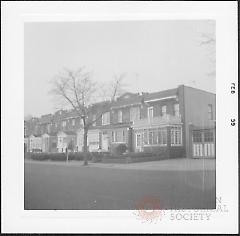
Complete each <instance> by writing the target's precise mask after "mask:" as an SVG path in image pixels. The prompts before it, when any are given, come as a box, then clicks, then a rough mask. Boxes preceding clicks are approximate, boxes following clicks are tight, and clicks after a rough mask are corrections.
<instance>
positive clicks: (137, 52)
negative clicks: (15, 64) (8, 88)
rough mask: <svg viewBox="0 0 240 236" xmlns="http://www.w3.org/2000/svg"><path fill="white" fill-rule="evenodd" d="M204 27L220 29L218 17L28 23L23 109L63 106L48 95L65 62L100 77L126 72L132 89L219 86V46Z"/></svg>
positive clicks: (212, 31) (50, 109)
mask: <svg viewBox="0 0 240 236" xmlns="http://www.w3.org/2000/svg"><path fill="white" fill-rule="evenodd" d="M202 33H204V34H207V35H211V36H213V35H215V24H214V22H213V21H192V20H191V21H179V20H178V21H125V22H80V23H79V22H67V23H25V35H24V37H25V38H24V51H25V58H24V65H25V70H24V73H25V74H24V78H25V81H24V82H25V85H24V89H25V91H24V96H25V104H24V107H25V108H24V114H25V115H32V116H40V115H44V114H47V113H53V112H54V111H56V109H58V108H60V107H58V106H57V105H56V104H55V103H54V101H53V99H52V97H51V95H49V90H50V89H51V88H50V83H49V81H50V80H51V79H52V78H53V77H54V76H55V75H56V74H58V73H59V72H61V71H62V69H63V68H64V67H66V68H69V69H77V68H78V67H81V66H83V65H84V66H86V68H87V69H89V70H91V71H93V79H94V80H97V81H98V82H101V81H103V82H105V81H110V80H112V78H113V75H114V74H120V73H122V72H126V73H127V75H126V77H125V83H127V84H128V86H127V90H129V91H131V92H142V91H145V92H154V91H161V90H164V89H170V88H174V87H177V86H178V85H179V84H185V85H189V86H192V87H196V88H200V89H204V90H207V91H211V92H215V75H211V72H213V71H214V70H215V65H214V64H215V63H214V59H215V50H214V47H213V46H211V45H205V46H201V45H200V42H201V41H202V40H204V38H202V37H201V35H202ZM209 73H210V75H209Z"/></svg>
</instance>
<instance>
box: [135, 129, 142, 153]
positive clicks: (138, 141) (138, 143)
mask: <svg viewBox="0 0 240 236" xmlns="http://www.w3.org/2000/svg"><path fill="white" fill-rule="evenodd" d="M142 150H143V147H142V135H141V134H140V133H139V134H136V152H142Z"/></svg>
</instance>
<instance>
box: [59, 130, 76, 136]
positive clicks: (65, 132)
mask: <svg viewBox="0 0 240 236" xmlns="http://www.w3.org/2000/svg"><path fill="white" fill-rule="evenodd" d="M60 133H63V134H66V135H76V132H74V131H59V132H57V135H58V134H60Z"/></svg>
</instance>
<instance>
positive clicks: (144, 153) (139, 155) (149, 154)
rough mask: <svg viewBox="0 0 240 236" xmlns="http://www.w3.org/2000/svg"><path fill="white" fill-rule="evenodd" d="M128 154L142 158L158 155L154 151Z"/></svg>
mask: <svg viewBox="0 0 240 236" xmlns="http://www.w3.org/2000/svg"><path fill="white" fill-rule="evenodd" d="M128 156H129V157H132V158H140V157H152V156H156V154H155V153H152V152H132V153H129V154H128Z"/></svg>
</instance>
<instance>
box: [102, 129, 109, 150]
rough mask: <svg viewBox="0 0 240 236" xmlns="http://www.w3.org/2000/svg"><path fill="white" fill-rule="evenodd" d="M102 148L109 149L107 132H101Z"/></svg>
mask: <svg viewBox="0 0 240 236" xmlns="http://www.w3.org/2000/svg"><path fill="white" fill-rule="evenodd" d="M102 150H103V151H108V150H109V138H108V134H107V133H106V134H104V133H103V134H102Z"/></svg>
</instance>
